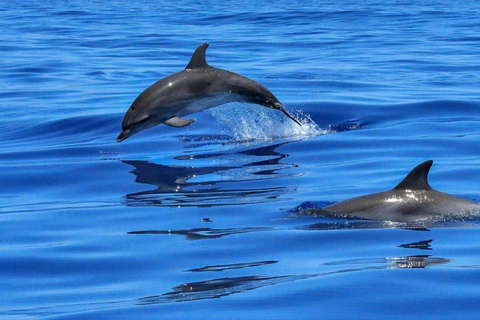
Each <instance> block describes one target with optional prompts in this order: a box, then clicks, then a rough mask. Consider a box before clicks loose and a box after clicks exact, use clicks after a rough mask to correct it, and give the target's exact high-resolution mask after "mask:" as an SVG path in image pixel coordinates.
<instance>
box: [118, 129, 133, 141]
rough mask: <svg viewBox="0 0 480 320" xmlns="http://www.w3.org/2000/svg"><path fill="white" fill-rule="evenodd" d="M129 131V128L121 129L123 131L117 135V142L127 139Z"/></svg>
mask: <svg viewBox="0 0 480 320" xmlns="http://www.w3.org/2000/svg"><path fill="white" fill-rule="evenodd" d="M130 133H131V131H130V130H129V129H125V130H123V131H122V132H121V133H120V134H119V135H118V138H117V142H121V141H123V140H125V139H127V138H128V137H129V136H130Z"/></svg>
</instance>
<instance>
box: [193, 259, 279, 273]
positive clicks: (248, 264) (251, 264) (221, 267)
mask: <svg viewBox="0 0 480 320" xmlns="http://www.w3.org/2000/svg"><path fill="white" fill-rule="evenodd" d="M277 262H278V261H276V260H269V261H257V262H244V263H233V264H221V265H216V266H206V267H202V268H195V269H189V270H187V271H188V272H212V271H213V272H219V271H226V270H235V269H244V268H252V267H260V266H265V265H269V264H274V263H277Z"/></svg>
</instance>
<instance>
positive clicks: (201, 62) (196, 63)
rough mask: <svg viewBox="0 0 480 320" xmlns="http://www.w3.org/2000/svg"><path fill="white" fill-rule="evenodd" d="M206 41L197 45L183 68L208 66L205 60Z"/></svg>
mask: <svg viewBox="0 0 480 320" xmlns="http://www.w3.org/2000/svg"><path fill="white" fill-rule="evenodd" d="M207 48H208V43H202V44H201V45H199V46H198V48H197V49H196V50H195V52H194V53H193V55H192V58H191V59H190V62H189V63H188V64H187V67H186V68H185V69H196V68H205V67H208V63H207V61H206V60H205V51H207Z"/></svg>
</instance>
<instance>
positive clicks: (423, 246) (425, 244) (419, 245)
mask: <svg viewBox="0 0 480 320" xmlns="http://www.w3.org/2000/svg"><path fill="white" fill-rule="evenodd" d="M432 241H433V240H432V239H430V240H424V241H418V242H412V243H406V244H401V245H399V247H400V248H405V249H420V250H433V249H432V248H431V246H430V243H431V242H432Z"/></svg>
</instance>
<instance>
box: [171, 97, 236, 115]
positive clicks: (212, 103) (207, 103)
mask: <svg viewBox="0 0 480 320" xmlns="http://www.w3.org/2000/svg"><path fill="white" fill-rule="evenodd" d="M243 101H244V100H243V99H242V97H241V96H240V95H238V94H233V93H222V94H216V95H211V96H208V97H204V98H197V99H191V100H186V101H183V102H182V103H181V104H179V105H176V106H175V107H174V108H173V109H174V110H175V114H174V115H173V116H177V117H183V116H186V115H189V114H192V113H196V112H200V111H204V110H207V109H210V108H214V107H218V106H220V105H222V104H226V103H230V102H243Z"/></svg>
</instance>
